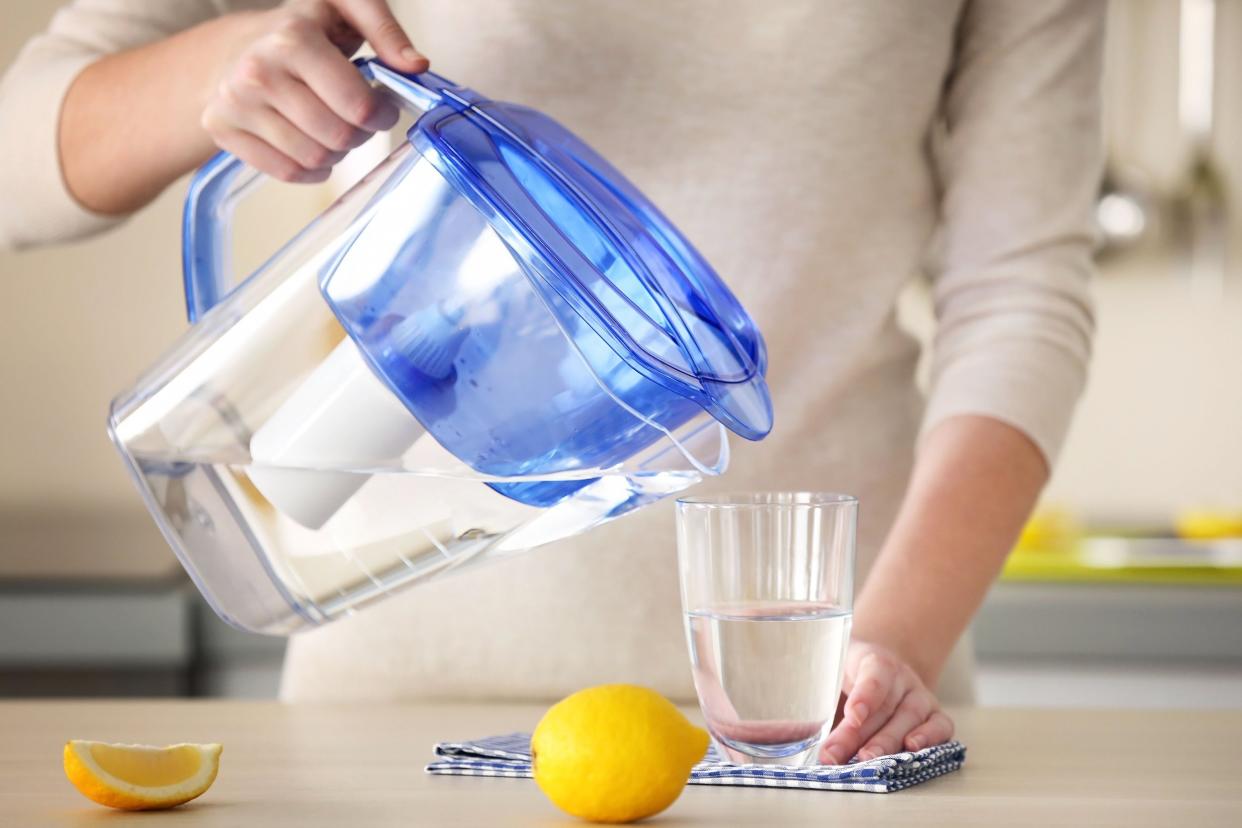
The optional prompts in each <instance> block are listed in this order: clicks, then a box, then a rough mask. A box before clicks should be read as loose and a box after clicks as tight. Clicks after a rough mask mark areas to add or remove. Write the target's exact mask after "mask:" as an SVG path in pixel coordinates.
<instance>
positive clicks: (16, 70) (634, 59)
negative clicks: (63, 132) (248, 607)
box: [0, 0, 1104, 699]
mask: <svg viewBox="0 0 1242 828" xmlns="http://www.w3.org/2000/svg"><path fill="white" fill-rule="evenodd" d="M232 6H233V4H231V3H229V2H227V0H220V2H211V0H180V1H179V2H167V0H77V2H75V3H72V4H71V5H70V6H68V7H66V8H65V9H64V10H62V11H61V12H60V13H59V14H58V15H57V17H56V18H55V20H54V21H53V23H52V24H51V27H50V28H49V31H48V32H47V33H46V34H45V35H43V36H41V37H39V38H37V39H35V40H34V41H32V42H31V43H30V45H29V46H28V47H27V49H26V50H25V51H24V52H23V53H22V54H21V56H20V57H19V58H18V60H17V62H16V63H15V64H14V65H13V66H12V67H11V68H10V70H9V72H8V74H7V76H6V77H5V80H4V82H3V86H2V87H0V150H2V151H3V157H4V158H5V159H7V160H6V161H4V162H2V163H0V192H3V193H7V194H9V195H8V196H6V197H5V199H4V200H3V201H0V242H7V243H10V244H39V243H48V242H54V241H57V240H61V239H67V238H70V237H73V236H77V235H82V234H85V233H90V232H94V231H97V230H100V229H103V228H104V227H106V226H107V225H108V223H109V222H108V221H107V220H105V219H103V218H101V217H99V216H93V215H90V214H88V213H87V212H85V211H84V210H83V209H82V208H81V207H79V206H78V205H77V204H75V202H74V201H73V200H72V198H71V197H70V196H69V195H68V194H67V192H66V191H65V188H64V186H63V184H62V180H61V176H60V173H59V168H58V160H57V152H56V140H55V134H56V121H57V117H58V111H59V105H60V101H61V99H62V97H63V95H64V92H65V90H66V88H67V86H68V84H69V83H70V81H71V80H72V79H73V77H74V76H75V75H76V74H77V72H79V71H80V70H81V69H82V67H83V66H85V65H86V64H87V63H88V62H90V61H91V60H93V59H95V58H96V57H98V56H99V55H102V54H105V53H107V52H111V51H115V50H119V49H123V48H126V47H129V46H133V45H136V44H140V43H143V42H146V41H149V40H151V39H153V38H158V37H160V36H163V35H165V34H167V33H170V32H173V31H175V30H177V29H180V28H184V27H187V26H190V25H192V24H194V23H196V22H199V21H201V20H204V19H206V18H208V17H210V16H211V15H213V14H218V13H221V12H223V11H227V10H228V8H230V7H232ZM395 6H396V9H397V11H398V13H399V15H400V16H401V17H402V19H403V21H404V22H405V23H406V24H407V26H408V28H409V30H410V32H411V33H412V35H413V37H414V39H415V41H416V42H417V43H418V44H419V46H420V47H421V48H422V49H423V50H424V51H425V52H426V53H427V54H429V55H430V56H431V57H432V60H433V62H434V64H435V67H436V69H437V70H438V71H440V72H441V73H443V74H445V75H447V76H449V77H451V78H453V79H455V80H457V81H459V82H462V83H465V84H467V85H470V86H474V87H475V88H477V89H479V90H481V91H483V92H484V93H485V94H487V95H489V96H491V97H494V98H502V99H509V100H514V101H520V102H523V103H528V104H532V105H534V106H536V107H539V108H541V109H543V110H545V111H547V112H548V113H550V114H551V115H553V116H554V117H556V118H557V119H559V120H560V121H562V122H563V123H565V124H567V125H568V126H570V128H571V129H573V130H575V131H576V132H578V133H579V134H580V135H582V136H583V137H584V138H586V139H587V140H588V141H589V142H590V143H592V144H593V145H594V146H595V147H596V148H597V149H599V150H600V151H601V152H602V153H603V154H604V155H605V156H607V157H608V158H609V159H611V160H612V161H613V162H614V163H616V164H617V166H618V167H620V168H621V169H622V170H624V171H625V172H626V173H627V174H628V175H629V176H630V177H631V178H633V180H634V181H635V182H636V183H637V184H638V185H639V187H640V188H642V189H643V190H645V191H646V192H647V193H648V194H649V195H651V196H652V197H653V199H654V200H655V202H656V203H657V204H659V205H660V206H661V207H662V208H663V209H664V210H665V211H666V212H667V213H668V214H669V216H670V217H671V218H672V219H673V221H674V222H675V223H677V224H678V225H679V226H680V227H681V228H682V229H683V230H684V231H685V232H686V233H687V234H688V235H689V236H690V238H691V239H693V240H694V241H695V242H696V244H697V245H698V246H699V247H700V249H701V250H702V252H703V253H704V254H705V255H706V256H707V258H708V259H709V260H710V261H711V262H712V263H713V264H714V265H715V266H716V267H717V269H718V270H719V271H720V272H721V274H722V275H723V276H724V277H725V278H726V280H727V281H728V282H729V283H730V284H731V285H732V287H733V288H734V290H735V291H736V292H737V294H738V295H739V297H740V298H741V300H742V302H743V304H744V305H745V306H746V307H747V308H748V309H749V310H750V311H751V313H752V314H753V315H754V316H755V317H756V319H757V320H758V322H759V324H760V327H761V328H762V330H763V331H764V333H765V335H766V338H767V342H768V346H769V349H770V354H771V369H770V374H769V382H770V384H771V389H772V392H773V395H774V399H775V404H776V413H777V421H776V427H775V429H774V430H773V432H772V434H771V436H770V437H769V438H768V439H767V440H765V441H764V442H762V443H758V444H748V443H745V442H744V441H741V440H735V441H734V460H733V465H732V468H731V470H730V471H729V473H728V474H727V475H726V476H725V478H724V479H723V480H722V481H713V482H712V483H711V484H708V485H706V486H705V487H704V488H705V489H707V488H712V487H713V486H715V487H716V488H724V487H729V488H734V489H739V488H747V489H775V488H780V489H794V488H805V489H821V490H837V491H847V492H851V493H854V494H857V495H859V496H860V497H861V500H862V512H861V527H860V529H861V538H860V549H859V555H860V565H861V567H862V568H863V570H864V571H865V570H866V568H867V567H868V565H869V563H870V561H871V560H872V559H873V557H874V555H875V553H876V551H877V549H878V546H879V544H880V541H881V539H882V537H883V535H884V533H885V531H886V529H887V527H888V524H889V523H890V521H891V519H892V517H893V515H894V513H895V510H896V508H897V504H898V501H899V499H900V497H901V494H902V492H903V489H904V487H905V484H906V478H907V475H908V472H909V469H910V465H911V461H912V458H913V456H914V452H915V450H916V438H917V434H918V433H919V429H920V426H921V427H922V428H923V429H924V430H925V429H927V428H928V427H930V426H932V425H934V424H935V423H937V422H939V421H941V420H943V419H944V418H946V417H949V416H951V415H955V414H960V413H977V414H984V415H989V416H992V417H995V418H997V419H999V420H1003V421H1005V422H1007V423H1010V424H1012V425H1014V426H1016V427H1017V428H1019V429H1021V430H1022V431H1024V432H1025V433H1027V434H1028V435H1030V436H1031V438H1032V439H1033V440H1034V441H1035V442H1036V443H1037V444H1038V445H1039V446H1040V448H1041V449H1042V450H1043V451H1044V453H1045V454H1046V455H1047V456H1048V457H1049V458H1050V459H1051V458H1054V457H1055V455H1056V453H1057V450H1058V448H1059V447H1060V444H1061V441H1062V438H1063V436H1064V433H1065V430H1066V426H1067V423H1068V420H1069V417H1070V413H1071V410H1072V408H1073V405H1074V402H1075V400H1076V398H1077V397H1078V395H1079V393H1080V391H1081V389H1082V386H1083V382H1084V377H1085V369H1086V363H1087V358H1088V353H1089V348H1090V341H1091V333H1092V327H1093V321H1092V313H1091V305H1090V302H1089V299H1088V294H1087V282H1088V278H1089V276H1090V274H1091V262H1090V248H1091V242H1092V220H1091V214H1092V205H1093V202H1094V195H1095V192H1096V185H1097V175H1098V172H1099V164H1100V157H1099V137H1098V121H1099V100H1098V84H1099V71H1100V54H1101V39H1102V38H1101V35H1102V22H1103V15H1104V9H1103V7H1102V4H1101V3H1100V2H1087V1H1085V0H1039V2H1030V0H966V1H965V2H964V1H963V0H920V1H919V2H890V1H889V0H854V1H853V2H851V0H773V2H767V3H760V2H754V0H749V1H748V0H736V2H734V1H733V0H729V2H724V1H723V0H715V1H713V2H709V0H673V1H672V2H670V1H669V0H664V2H654V0H650V2H619V1H618V2H609V0H579V1H578V2H553V0H505V1H504V2H501V0H490V1H489V2H484V1H483V0H414V1H412V2H406V3H402V2H397V3H396V4H395ZM15 193H19V194H20V197H16V198H15V197H13V194H15ZM923 277H926V278H928V279H929V280H930V284H931V288H932V295H933V298H934V305H935V312H936V319H937V323H938V328H937V334H936V338H935V345H934V353H933V355H932V372H931V376H932V380H931V383H930V391H929V394H928V396H927V400H926V402H924V399H923V397H922V395H921V394H920V393H919V392H918V390H917V389H916V386H915V382H914V371H915V363H916V360H917V357H918V348H917V346H916V344H915V343H914V342H913V341H912V340H911V339H910V338H909V337H908V336H907V335H906V334H904V333H903V332H902V331H901V330H900V329H899V327H898V325H897V322H896V318H895V312H894V307H895V302H896V298H897V296H898V293H899V292H900V290H901V289H902V287H903V286H904V285H906V284H907V283H908V282H909V281H910V280H911V279H915V278H923ZM152 356H154V355H152ZM674 555H675V552H674V541H673V533H672V517H671V508H670V507H669V506H668V505H667V504H663V505H661V506H656V507H652V508H649V509H647V510H646V511H645V512H642V513H640V514H638V515H634V516H631V517H628V518H626V519H623V520H621V521H618V522H617V523H615V524H612V525H610V526H607V527H604V528H602V529H600V530H597V531H595V532H593V533H591V534H589V535H588V536H586V537H582V538H579V539H575V540H573V541H571V542H565V543H561V544H558V545H554V546H551V547H547V548H544V549H541V550H537V551H535V552H531V553H529V554H527V555H524V556H519V557H518V558H516V559H513V560H510V561H507V562H504V563H498V564H496V565H493V566H491V567H485V568H482V569H481V570H479V571H470V572H466V573H463V574H460V575H458V576H455V577H452V578H449V579H446V580H444V581H442V582H439V583H434V584H431V585H428V586H425V587H422V588H419V589H415V590H413V591H411V592H408V593H406V594H404V595H402V596H400V597H398V598H394V599H390V600H388V601H386V602H384V603H382V604H380V605H378V606H377V607H375V608H373V609H368V610H367V611H365V612H362V613H360V614H359V615H357V616H355V617H353V618H350V619H347V620H345V621H341V622H338V623H336V624H334V625H330V626H329V627H327V628H324V629H322V630H318V631H315V632H312V633H309V634H306V635H303V636H301V637H299V638H297V639H295V640H294V641H293V644H292V647H291V648H290V652H289V656H288V659H287V663H286V673H285V680H284V695H285V696H286V697H287V698H290V699H339V698H355V699H356V698H366V699H388V698H414V697H442V698H443V697H448V698H458V699H460V698H474V697H509V698H524V697H526V698H529V697H549V696H555V695H557V694H561V693H564V692H566V691H568V690H571V689H575V688H578V687H581V686H584V685H587V684H590V683H596V682H603V681H612V680H624V681H636V682H642V683H646V684H649V685H652V686H655V687H657V688H659V689H661V690H663V691H665V692H667V693H670V694H672V695H674V696H678V697H691V696H692V689H691V684H690V673H689V670H688V669H687V661H686V653H685V645H684V643H683V636H682V631H681V619H680V615H679V608H678V598H677V586H676V577H677V576H676V570H675V560H674ZM893 611H894V612H900V611H901V608H900V607H894V608H893ZM961 678H962V672H961V670H960V669H958V668H954V669H953V670H950V672H949V675H948V679H947V684H946V686H945V687H944V688H943V690H944V694H945V695H946V696H947V697H949V698H953V697H954V696H957V697H959V698H960V696H961V695H962V693H963V692H964V691H963V687H964V685H963V684H962V682H961Z"/></svg>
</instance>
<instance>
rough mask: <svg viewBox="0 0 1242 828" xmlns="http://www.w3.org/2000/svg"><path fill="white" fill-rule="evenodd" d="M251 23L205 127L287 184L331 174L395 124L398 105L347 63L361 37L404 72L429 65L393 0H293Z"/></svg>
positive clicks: (221, 82) (214, 98) (253, 17)
mask: <svg viewBox="0 0 1242 828" xmlns="http://www.w3.org/2000/svg"><path fill="white" fill-rule="evenodd" d="M249 20H250V24H251V25H249V26H248V30H247V36H246V37H244V38H242V40H241V42H240V43H239V45H238V46H237V48H236V49H235V51H234V53H233V56H232V58H231V60H229V61H228V62H227V65H226V66H225V68H224V71H223V75H222V77H221V78H220V80H219V83H218V85H217V88H216V90H215V92H214V95H213V96H212V97H211V98H210V100H209V101H208V102H207V104H206V107H205V108H204V110H203V115H202V126H203V128H204V129H205V130H207V132H208V134H209V135H210V136H211V138H212V139H213V140H214V141H215V142H216V144H217V145H218V146H220V147H222V148H223V149H226V150H228V151H229V152H231V153H233V154H234V155H236V156H238V157H239V158H241V159H242V160H244V161H245V162H247V163H248V164H250V165H251V166H254V167H256V168H258V169H260V170H262V171H263V172H265V173H267V174H268V175H271V176H274V177H276V178H278V179H280V180H282V181H299V182H315V181H323V180H324V179H325V178H327V177H328V173H329V172H330V171H331V169H332V166H333V165H334V164H336V162H338V161H340V160H341V158H343V157H344V156H345V153H346V152H348V151H349V150H351V149H353V148H354V147H356V146H358V145H359V144H361V143H362V142H363V141H365V140H366V139H367V138H369V137H370V136H371V134H372V133H373V132H376V131H379V130H384V129H388V128H389V127H391V126H392V125H393V124H394V123H396V121H397V117H398V112H397V110H396V108H395V107H394V106H393V105H392V104H391V103H390V102H388V101H387V100H385V99H384V97H383V96H382V94H381V93H379V92H378V91H377V90H375V89H373V88H372V87H371V86H370V85H369V84H368V83H367V82H366V81H364V80H363V79H362V76H361V75H360V74H359V73H358V70H357V69H356V68H355V67H354V66H353V65H352V64H351V63H350V61H349V57H350V55H352V54H353V53H354V52H355V51H357V49H358V47H359V46H361V45H362V43H363V41H366V42H368V43H370V44H371V47H372V48H373V49H375V52H376V54H378V55H379V57H380V58H381V59H382V60H384V61H385V62H386V63H388V64H389V65H391V66H393V67H394V68H396V69H399V70H402V71H405V72H423V71H426V69H427V66H428V62H427V58H425V57H423V56H422V55H421V54H419V52H418V51H417V50H416V49H415V48H414V46H413V44H412V43H411V42H410V39H409V37H408V36H407V35H406V34H405V31H404V30H403V29H402V28H401V25H400V24H399V23H398V22H397V21H396V19H395V18H394V17H393V15H392V11H391V10H390V9H389V8H388V3H387V2H385V0H290V1H289V2H286V3H285V4H284V5H282V6H280V7H279V8H276V9H273V10H272V11H269V12H259V13H255V14H253V15H251V16H250V18H249Z"/></svg>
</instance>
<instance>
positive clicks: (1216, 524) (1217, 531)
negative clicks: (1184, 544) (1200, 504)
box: [1176, 509, 1242, 540]
mask: <svg viewBox="0 0 1242 828" xmlns="http://www.w3.org/2000/svg"><path fill="white" fill-rule="evenodd" d="M1176 526H1177V534H1178V536H1180V537H1183V538H1186V539H1187V540H1219V539H1220V538H1242V511H1232V512H1230V511H1213V510H1210V509H1187V510H1185V511H1183V512H1182V513H1181V514H1179V515H1178V516H1177V522H1176Z"/></svg>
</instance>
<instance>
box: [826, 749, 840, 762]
mask: <svg viewBox="0 0 1242 828" xmlns="http://www.w3.org/2000/svg"><path fill="white" fill-rule="evenodd" d="M822 756H823V760H824V764H827V765H839V764H841V758H840V757H839V756H838V755H837V752H836V751H835V750H825V751H824V752H823V754H822Z"/></svg>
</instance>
